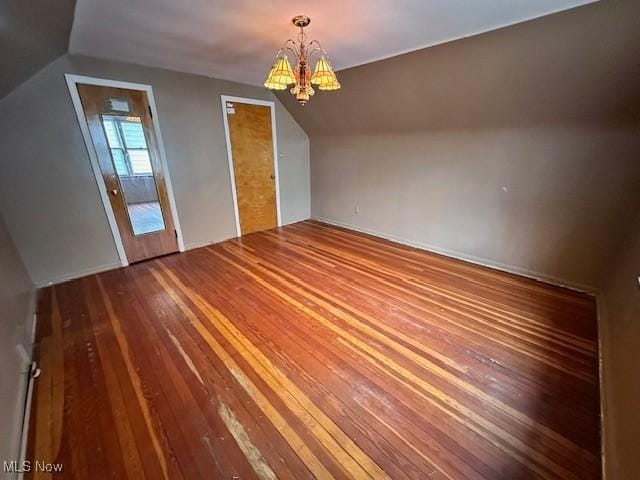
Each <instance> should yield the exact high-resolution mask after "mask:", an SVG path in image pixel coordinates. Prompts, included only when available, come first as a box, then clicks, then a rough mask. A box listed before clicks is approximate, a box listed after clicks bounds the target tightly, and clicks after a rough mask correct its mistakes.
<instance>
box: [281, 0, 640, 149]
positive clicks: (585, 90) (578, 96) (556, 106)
mask: <svg viewBox="0 0 640 480" xmlns="http://www.w3.org/2000/svg"><path fill="white" fill-rule="evenodd" d="M338 76H339V79H340V81H341V83H342V89H341V90H339V91H335V92H318V93H317V94H316V96H314V97H313V98H312V99H311V101H310V102H309V103H308V104H307V105H306V106H305V107H301V106H300V105H298V104H297V103H296V101H295V99H293V98H292V96H291V95H289V94H288V93H285V92H280V93H278V97H279V98H280V100H281V101H282V102H283V103H284V104H285V106H286V107H287V108H288V109H289V111H290V112H291V113H292V114H293V116H294V117H295V118H296V120H297V121H298V123H299V124H300V125H301V126H302V127H303V128H304V129H305V130H306V132H307V134H309V135H311V136H313V135H314V134H338V135H341V134H348V133H357V132H367V133H372V132H396V131H400V132H411V131H421V130H428V129H445V128H446V129H451V128H453V129H465V128H492V127H505V128H510V127H514V126H518V125H523V124H541V125H546V126H548V125H554V124H567V123H571V122H590V123H598V122H606V123H608V124H611V123H612V122H638V121H640V88H639V85H640V2H638V1H637V0H610V1H606V2H599V3H594V4H591V5H586V6H583V7H580V8H576V9H573V10H569V11H565V12H561V13H557V14H554V15H550V16H546V17H543V18H539V19H536V20H532V21H530V22H526V23H522V24H519V25H514V26H511V27H508V28H504V29H500V30H496V31H493V32H489V33H485V34H482V35H479V36H475V37H473V38H468V39H463V40H459V41H455V42H451V43H447V44H443V45H439V46H436V47H432V48H427V49H423V50H419V51H415V52H412V53H409V54H405V55H401V56H397V57H394V58H390V59H387V60H382V61H379V62H375V63H370V64H368V65H363V66H360V67H356V68H350V69H347V70H343V71H341V72H339V73H338Z"/></svg>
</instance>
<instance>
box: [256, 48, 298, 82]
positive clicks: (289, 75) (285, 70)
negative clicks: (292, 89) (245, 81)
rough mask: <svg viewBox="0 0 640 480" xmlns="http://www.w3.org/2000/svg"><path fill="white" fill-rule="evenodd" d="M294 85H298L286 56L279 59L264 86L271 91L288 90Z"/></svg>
mask: <svg viewBox="0 0 640 480" xmlns="http://www.w3.org/2000/svg"><path fill="white" fill-rule="evenodd" d="M292 83H296V78H295V76H294V75H293V70H291V64H290V63H289V59H288V58H287V56H286V55H283V56H281V57H278V59H277V60H276V62H275V63H274V64H273V67H271V71H270V72H269V75H267V79H266V80H265V82H264V86H265V87H267V88H268V89H270V90H286V89H287V87H288V86H289V85H291V84H292Z"/></svg>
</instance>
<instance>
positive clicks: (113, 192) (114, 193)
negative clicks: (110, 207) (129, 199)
mask: <svg viewBox="0 0 640 480" xmlns="http://www.w3.org/2000/svg"><path fill="white" fill-rule="evenodd" d="M111 195H113V196H114V197H115V196H116V195H118V190H116V189H115V188H114V189H113V190H111Z"/></svg>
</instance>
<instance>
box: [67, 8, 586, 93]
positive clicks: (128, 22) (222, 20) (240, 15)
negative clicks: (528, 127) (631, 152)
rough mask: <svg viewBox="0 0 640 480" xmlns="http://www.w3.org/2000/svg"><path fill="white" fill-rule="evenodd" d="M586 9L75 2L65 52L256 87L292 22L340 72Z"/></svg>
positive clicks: (290, 34)
mask: <svg viewBox="0 0 640 480" xmlns="http://www.w3.org/2000/svg"><path fill="white" fill-rule="evenodd" d="M590 1H593V0H473V1H469V0H400V1H389V0H323V1H318V2H292V1H290V0H269V1H258V0H189V1H176V0H135V1H131V0H108V1H105V0H78V6H77V8H76V16H75V21H74V25H73V31H72V34H71V42H70V52H71V53H73V54H81V55H88V56H93V57H101V58H108V59H113V60H119V61H123V62H131V63H138V64H141V65H148V66H153V67H161V68H167V69H171V70H178V71H182V72H188V73H196V74H201V75H206V76H211V77H216V78H222V79H227V80H234V81H238V82H243V83H249V84H254V85H261V84H262V82H263V81H264V76H265V74H266V72H267V71H268V68H269V67H270V65H271V63H272V62H273V58H274V55H275V52H276V51H277V49H278V48H279V47H280V46H281V45H282V43H283V42H284V41H285V40H286V39H287V38H291V37H295V35H296V34H297V29H296V28H295V27H293V26H292V25H291V18H292V17H293V16H294V15H297V14H301V13H303V14H306V15H309V16H310V17H311V19H312V21H311V25H310V26H309V28H308V34H309V37H310V39H312V38H317V39H318V40H320V41H321V42H322V44H323V46H324V48H326V49H327V50H328V51H329V53H330V55H331V59H332V61H333V63H334V66H335V67H336V68H337V69H343V68H347V67H352V66H354V65H361V64H364V63H368V62H371V61H374V60H379V59H381V58H386V57H390V56H393V55H397V54H399V53H403V52H408V51H412V50H416V49H420V48H424V47H426V46H429V45H434V44H438V43H442V42H444V41H448V40H452V39H456V38H461V37H466V36H469V35H474V34H477V33H480V32H485V31H488V30H493V29H496V28H499V27H502V26H505V25H510V24H513V23H517V22H521V21H524V20H527V19H531V18H535V17H539V16H542V15H546V14H549V13H551V12H555V11H559V10H564V9H567V8H572V7H575V6H577V5H582V4H585V3H589V2H590Z"/></svg>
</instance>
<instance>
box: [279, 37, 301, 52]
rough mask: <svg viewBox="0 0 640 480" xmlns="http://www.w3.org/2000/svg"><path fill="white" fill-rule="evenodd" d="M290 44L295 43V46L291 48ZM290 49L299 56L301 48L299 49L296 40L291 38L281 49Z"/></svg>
mask: <svg viewBox="0 0 640 480" xmlns="http://www.w3.org/2000/svg"><path fill="white" fill-rule="evenodd" d="M289 45H293V48H291V47H290V46H289ZM285 49H286V50H289V51H290V52H293V54H294V55H295V56H296V57H298V56H299V55H300V50H299V49H298V45H297V44H296V42H295V40H293V39H291V38H289V39H288V40H287V41H286V42H284V45H283V46H282V48H281V49H280V50H285Z"/></svg>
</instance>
